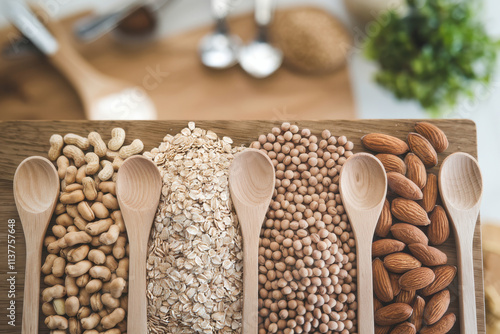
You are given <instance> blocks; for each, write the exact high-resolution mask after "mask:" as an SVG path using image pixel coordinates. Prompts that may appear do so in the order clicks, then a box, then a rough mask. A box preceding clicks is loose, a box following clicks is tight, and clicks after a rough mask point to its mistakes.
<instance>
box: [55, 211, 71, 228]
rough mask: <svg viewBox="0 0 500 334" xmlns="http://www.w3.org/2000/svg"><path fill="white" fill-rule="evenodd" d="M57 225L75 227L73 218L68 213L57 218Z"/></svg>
mask: <svg viewBox="0 0 500 334" xmlns="http://www.w3.org/2000/svg"><path fill="white" fill-rule="evenodd" d="M56 224H57V225H61V226H63V227H68V226H71V225H73V218H71V216H70V215H69V214H68V213H63V214H62V215H60V216H58V217H57V218H56Z"/></svg>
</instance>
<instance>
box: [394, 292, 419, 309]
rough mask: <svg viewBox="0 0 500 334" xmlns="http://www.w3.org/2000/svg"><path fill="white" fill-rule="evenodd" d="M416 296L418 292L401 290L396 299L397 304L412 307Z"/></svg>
mask: <svg viewBox="0 0 500 334" xmlns="http://www.w3.org/2000/svg"><path fill="white" fill-rule="evenodd" d="M416 294H417V292H416V291H415V290H401V292H400V293H399V295H398V296H397V297H396V303H405V304H408V305H412V304H413V302H414V301H415V296H416Z"/></svg>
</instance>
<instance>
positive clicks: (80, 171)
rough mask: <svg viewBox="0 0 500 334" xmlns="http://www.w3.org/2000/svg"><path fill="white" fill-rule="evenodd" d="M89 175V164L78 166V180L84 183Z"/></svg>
mask: <svg viewBox="0 0 500 334" xmlns="http://www.w3.org/2000/svg"><path fill="white" fill-rule="evenodd" d="M86 176H87V165H83V166H82V167H80V168H78V172H76V182H78V183H80V184H81V183H82V181H83V179H84V178H85V177H86Z"/></svg>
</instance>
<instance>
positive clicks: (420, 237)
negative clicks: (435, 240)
mask: <svg viewBox="0 0 500 334" xmlns="http://www.w3.org/2000/svg"><path fill="white" fill-rule="evenodd" d="M391 233H392V236H393V237H394V238H396V239H398V240H399V241H402V242H404V243H405V244H407V245H410V244H415V243H421V244H425V245H427V244H428V242H429V240H428V239H427V236H426V235H425V233H424V232H422V230H421V229H419V228H418V227H416V226H414V225H411V224H406V223H398V224H394V225H393V226H392V227H391Z"/></svg>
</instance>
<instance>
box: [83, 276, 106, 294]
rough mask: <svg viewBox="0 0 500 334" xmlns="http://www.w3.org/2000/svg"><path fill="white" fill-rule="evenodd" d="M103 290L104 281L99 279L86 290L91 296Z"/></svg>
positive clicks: (89, 284) (87, 286) (92, 282)
mask: <svg viewBox="0 0 500 334" xmlns="http://www.w3.org/2000/svg"><path fill="white" fill-rule="evenodd" d="M101 289H102V281H101V280H99V279H93V280H91V281H90V282H89V283H88V284H87V285H86V286H85V290H87V292H88V293H90V294H92V293H95V292H97V291H99V290H101Z"/></svg>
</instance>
